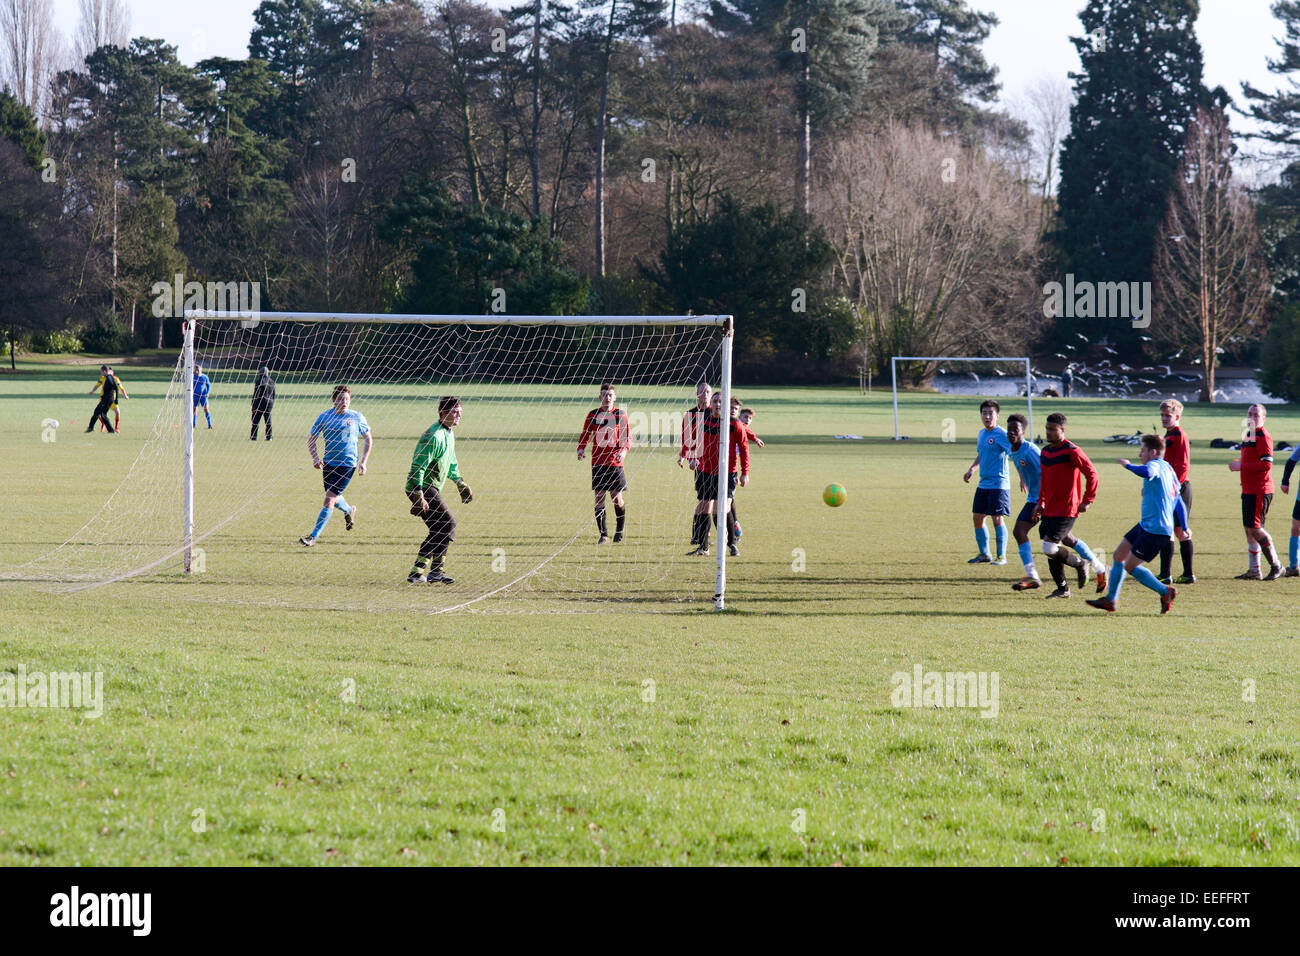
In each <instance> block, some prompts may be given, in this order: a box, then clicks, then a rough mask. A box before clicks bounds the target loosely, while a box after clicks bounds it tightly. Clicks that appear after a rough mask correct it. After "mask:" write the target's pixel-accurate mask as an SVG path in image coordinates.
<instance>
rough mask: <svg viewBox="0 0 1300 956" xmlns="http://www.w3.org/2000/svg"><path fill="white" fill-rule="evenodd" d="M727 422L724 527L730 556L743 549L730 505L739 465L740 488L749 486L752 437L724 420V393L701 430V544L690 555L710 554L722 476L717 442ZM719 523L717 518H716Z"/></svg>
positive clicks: (716, 396)
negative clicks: (713, 519) (711, 516)
mask: <svg viewBox="0 0 1300 956" xmlns="http://www.w3.org/2000/svg"><path fill="white" fill-rule="evenodd" d="M724 421H726V422H727V425H728V427H729V435H730V437H729V438H728V439H727V443H728V448H727V460H728V465H729V467H728V472H729V474H728V476H727V508H726V509H724V510H725V512H726V519H725V521H724V525H725V527H726V529H727V553H728V554H730V555H732V556H735V555H738V554H740V549H739V548H737V547H736V541H735V538H736V532H735V527H734V526H733V524H732V521H731V514H730V505H731V498H732V497H734V496H735V494H736V467H737V462H739V467H740V485H741V487H744V486H745V485H748V484H749V436H748V435H747V434H746V433H745V426H743V425H742V424H740V422H739V421H738V420H737V419H734V418H731V417H730V416H728V417H727V418H726V419H724V418H723V417H722V393H721V392H715V393H714V394H713V400H712V409H711V410H710V412H709V414H708V416H707V417H705V419H704V422H703V425H702V428H701V431H702V432H703V435H704V442H703V446H702V447H701V449H700V457H699V459H698V460H697V461H696V463H695V497H696V499H697V500H698V502H699V503H698V504H697V505H696V506H695V519H694V529H693V530H694V540H695V541H696V542H698V547H696V549H695V550H694V551H690V552H688V554H692V555H695V554H700V555H706V556H707V555H708V553H709V523H710V521H709V516H710V515H712V514H713V508H714V504H715V502H716V501H717V499H718V486H719V480H720V476H719V475H718V443H719V442H720V441H721V433H722V423H723V422H724ZM715 520H716V519H715Z"/></svg>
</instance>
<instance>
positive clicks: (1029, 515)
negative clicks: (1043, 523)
mask: <svg viewBox="0 0 1300 956" xmlns="http://www.w3.org/2000/svg"><path fill="white" fill-rule="evenodd" d="M1037 508H1038V502H1037V501H1026V502H1025V506H1024V507H1023V508H1021V509H1020V514H1018V515H1016V524H1020V523H1021V522H1022V521H1023V522H1024V523H1025V524H1027V525H1029V527H1031V528H1032V527H1033V526H1034V525H1036V524H1038V519H1037V518H1035V517H1034V511H1035V510H1036V509H1037Z"/></svg>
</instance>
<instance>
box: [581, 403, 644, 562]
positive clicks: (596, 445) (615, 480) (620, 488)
mask: <svg viewBox="0 0 1300 956" xmlns="http://www.w3.org/2000/svg"><path fill="white" fill-rule="evenodd" d="M617 401H618V393H617V392H616V391H615V390H614V384H613V383H612V382H605V383H604V384H603V385H601V386H600V407H599V408H593V409H592V410H591V411H589V412H587V419H586V421H584V422H583V423H582V434H581V435H579V436H578V461H582V458H583V456H584V455H586V454H587V441H588V439H590V441H591V490H592V491H593V492H594V493H595V496H596V500H595V508H596V528H597V529H599V531H600V539H599V540H598V541H597V542H596V544H609V532H608V531H607V530H606V524H605V493H606V492H608V493H609V497H610V500H611V501H612V502H613V503H614V521H615V525H614V543H615V544H618V543H619V542H620V541H622V540H623V522H624V520H625V519H626V518H627V508H626V506H625V505H624V503H623V492H624V491H626V490H627V477H626V476H625V475H624V473H623V459H624V457H625V456H626V455H627V453H628V452H629V451H630V450H631V448H632V433H631V430H630V429H629V427H628V421H627V414H626V413H625V412H624V411H623V409H621V408H619V407H618V406H617V405H616V404H615V403H616V402H617Z"/></svg>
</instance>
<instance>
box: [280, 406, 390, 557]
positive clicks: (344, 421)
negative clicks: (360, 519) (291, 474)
mask: <svg viewBox="0 0 1300 956" xmlns="http://www.w3.org/2000/svg"><path fill="white" fill-rule="evenodd" d="M333 399H334V407H333V408H331V409H329V410H328V411H324V412H321V413H320V415H318V416H317V417H316V421H315V422H314V423H313V424H312V426H311V434H309V435H308V436H307V450H308V451H309V452H311V463H312V467H314V468H319V469H320V471H321V473H322V478H323V480H324V483H325V503H324V506H323V507H322V508H321V510H320V514H319V515H317V516H316V527H314V528H312V529H311V534H305V535H303V536H302V537H301V538H299V539H298V543H299V544H301V545H302V546H303V547H305V548H310V547H311V546H312V545H314V544H315V543H316V539H317V538H319V537H320V533H321V532H322V531H324V530H325V525H326V524H327V523H328V522H329V520H330V514H331V513H332V512H333V509H335V508H338V509H339V511H342V512H343V521H344V525H345V526H346V528H347V530H349V531H351V530H352V525H353V519H354V518H355V517H356V513H357V509H356V508H355V507H354V506H353V505H349V504H348V503H347V502H346V501H344V500H343V490H344V489H345V488H347V486H348V482H350V481H351V480H352V476H353V474H354V473H360V474H362V475H364V474H365V473H366V462H367V461H369V460H370V449H371V448H372V447H373V446H374V436H372V435H371V434H370V425H369V424H368V423H367V422H366V416H364V415H362V414H361V413H360V412H356V411H352V410H351V406H352V389H350V388H348V387H347V386H346V385H335V386H334V395H333ZM318 435H323V436H324V438H325V454H324V455H323V456H321V455H317V453H316V437H317V436H318ZM361 435H364V436H366V447H365V450H364V451H362V453H361V460H360V461H358V460H357V438H358V437H359V436H361Z"/></svg>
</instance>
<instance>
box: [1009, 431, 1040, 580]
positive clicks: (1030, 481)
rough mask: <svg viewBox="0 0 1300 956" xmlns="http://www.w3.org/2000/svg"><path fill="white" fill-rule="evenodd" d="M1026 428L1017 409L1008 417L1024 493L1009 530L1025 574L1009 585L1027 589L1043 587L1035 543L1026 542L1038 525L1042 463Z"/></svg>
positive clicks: (1012, 452) (1014, 454) (1013, 455)
mask: <svg viewBox="0 0 1300 956" xmlns="http://www.w3.org/2000/svg"><path fill="white" fill-rule="evenodd" d="M1028 431H1029V419H1027V418H1025V416H1024V415H1021V414H1020V413H1019V412H1017V413H1016V414H1014V415H1012V416H1011V417H1010V418H1008V419H1007V438H1008V439H1009V440H1010V441H1011V461H1012V463H1014V464H1015V466H1016V471H1017V472H1019V473H1020V490H1021V491H1023V492H1025V495H1026V498H1025V504H1024V507H1022V508H1021V509H1020V514H1019V515H1017V516H1016V526H1015V527H1014V528H1012V529H1011V533H1012V534H1013V535H1014V536H1015V539H1016V550H1017V551H1019V552H1020V562H1021V564H1023V565H1024V566H1025V576H1024V577H1023V578H1021V579H1020V580H1019V581H1017V582H1016V583H1015V584H1013V585H1011V587H1012V589H1013V590H1015V591H1030V590H1033V589H1034V588H1037V587H1041V586H1042V583H1043V582H1042V579H1041V578H1039V576H1038V568H1036V567H1035V566H1034V546H1033V545H1032V544H1030V543H1029V532H1030V529H1032V528H1033V527H1034V525H1036V524H1038V515H1037V511H1038V488H1039V485H1040V483H1041V481H1042V477H1043V466H1042V463H1041V462H1040V461H1039V455H1040V452H1039V449H1038V446H1037V445H1035V444H1034V443H1033V442H1031V441H1029V440H1028V439H1026V438H1025V435H1026V434H1028Z"/></svg>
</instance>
